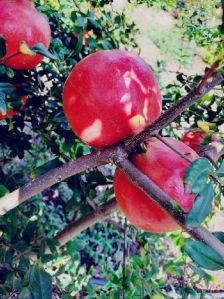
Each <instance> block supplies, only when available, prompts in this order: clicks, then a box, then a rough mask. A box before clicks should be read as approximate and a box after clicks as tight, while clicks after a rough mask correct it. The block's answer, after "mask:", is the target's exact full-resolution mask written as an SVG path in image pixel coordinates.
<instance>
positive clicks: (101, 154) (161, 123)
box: [0, 71, 223, 215]
mask: <svg viewBox="0 0 224 299" xmlns="http://www.w3.org/2000/svg"><path fill="white" fill-rule="evenodd" d="M222 81H223V76H222V73H221V71H220V73H218V72H216V73H214V74H213V76H212V77H211V78H208V81H204V79H202V81H201V82H203V84H201V83H199V85H198V86H200V88H198V87H196V88H195V89H194V90H192V91H191V92H190V93H189V94H188V95H186V96H185V97H184V98H183V99H182V100H181V101H179V102H178V103H177V104H176V105H174V106H173V107H171V108H170V109H168V110H167V111H166V112H165V113H163V114H162V115H161V116H160V117H159V118H158V120H156V121H155V122H154V123H153V124H151V125H150V126H148V127H147V128H146V129H145V130H144V131H142V132H141V133H139V134H138V135H136V136H135V137H132V138H129V139H127V140H125V141H123V142H122V143H121V144H123V145H124V146H125V150H126V151H127V152H129V153H130V152H132V151H133V150H134V149H135V147H136V146H137V145H138V144H139V143H141V142H142V141H144V140H145V139H146V138H148V137H150V136H152V135H154V134H157V132H158V131H159V130H160V129H162V128H164V127H165V126H166V125H168V124H169V123H171V122H172V121H173V120H174V119H175V118H176V117H177V116H179V114H180V113H182V112H183V111H184V110H185V109H187V108H188V107H190V106H191V105H192V104H193V103H194V102H196V101H197V100H198V99H199V98H201V97H202V96H204V95H205V94H206V93H208V92H209V91H210V90H211V89H213V88H214V87H215V86H216V85H219V84H220V83H221V82H222ZM118 146H119V145H117V146H113V147H110V148H107V149H104V150H100V151H98V152H96V153H94V154H89V155H86V156H83V157H81V158H78V159H77V160H75V161H71V162H69V163H66V164H64V165H62V166H60V167H58V168H55V169H53V170H50V171H49V172H47V173H45V174H44V175H42V176H40V177H38V178H36V179H34V180H32V181H30V182H29V183H27V184H26V185H24V186H23V187H22V188H20V189H17V190H15V191H14V192H12V193H10V194H7V195H5V196H4V197H2V198H1V200H0V215H4V214H5V213H7V212H8V211H10V210H12V209H13V208H15V207H17V206H18V205H20V204H21V203H22V202H24V201H26V200H27V199H29V198H30V197H31V196H33V195H35V194H37V193H40V192H42V191H44V190H45V189H47V188H49V187H50V186H52V185H54V184H57V183H59V182H62V181H63V180H65V179H67V178H69V177H71V176H73V175H75V174H77V173H80V172H82V171H85V170H88V169H90V168H93V167H96V166H100V165H103V164H107V163H109V162H111V157H112V156H113V155H114V153H115V152H116V149H117V147H118Z"/></svg>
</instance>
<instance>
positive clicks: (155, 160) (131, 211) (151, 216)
mask: <svg viewBox="0 0 224 299" xmlns="http://www.w3.org/2000/svg"><path fill="white" fill-rule="evenodd" d="M164 139H165V140H166V141H167V142H169V143H170V145H172V146H173V147H174V148H176V149H177V150H179V151H180V152H182V153H183V154H187V157H188V158H191V159H192V160H195V159H197V158H198V157H199V156H198V155H197V153H196V152H195V151H193V150H192V149H191V148H190V147H188V146H187V145H186V144H184V143H183V142H181V141H178V140H174V139H172V138H169V137H165V138H164ZM131 161H132V162H133V163H134V165H135V166H136V167H137V168H138V169H139V170H141V171H142V172H143V173H144V174H145V175H146V176H147V177H149V178H150V179H151V180H152V181H153V182H154V183H155V184H156V185H157V186H159V187H160V189H162V190H163V191H164V192H165V193H167V194H168V195H169V196H170V197H171V198H172V199H173V200H174V201H175V202H176V203H177V204H178V205H179V206H180V207H181V208H182V210H183V211H184V212H189V211H190V209H191V207H192V205H193V203H194V200H195V197H196V196H195V195H191V194H185V193H184V184H183V178H184V173H185V171H186V169H187V168H188V166H189V162H187V161H186V160H184V159H183V158H182V157H180V156H179V155H178V154H176V153H175V152H173V151H172V150H171V149H170V148H168V147H167V146H166V145H165V144H163V143H162V142H161V141H159V140H158V139H156V138H150V139H149V140H148V141H147V152H146V153H145V154H133V155H132V156H131ZM114 192H115V195H116V198H117V201H118V204H119V206H120V208H121V210H122V212H123V213H124V214H125V216H126V217H127V219H128V220H129V221H130V222H131V223H132V224H133V225H134V226H136V227H138V228H141V229H143V230H145V231H149V232H152V233H162V232H170V231H174V230H178V229H180V227H179V226H178V224H177V223H176V222H174V220H173V219H172V218H171V217H170V216H169V215H167V214H166V213H165V212H164V211H163V210H162V209H161V208H160V207H159V206H157V205H156V203H154V202H153V201H152V199H151V198H150V197H148V196H147V195H146V194H145V193H144V192H143V191H141V190H140V189H139V188H138V187H136V186H135V185H134V184H133V183H132V182H131V181H130V180H129V179H128V178H127V177H126V176H125V174H124V173H123V172H122V171H121V170H120V169H118V168H117V169H116V172H115V176H114Z"/></svg>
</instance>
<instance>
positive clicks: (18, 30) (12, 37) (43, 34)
mask: <svg viewBox="0 0 224 299" xmlns="http://www.w3.org/2000/svg"><path fill="white" fill-rule="evenodd" d="M0 19H1V26H0V35H2V36H3V37H4V39H5V40H6V50H7V53H6V56H5V57H4V59H7V58H8V57H10V56H12V55H14V54H16V53H18V52H19V49H20V45H21V43H22V42H23V41H25V42H26V43H27V45H28V46H29V47H30V48H31V47H33V46H34V45H35V44H37V43H42V44H43V45H44V46H45V47H46V48H48V47H49V44H50V40H51V30H50V26H49V24H48V21H47V20H46V19H45V17H44V16H43V15H42V14H41V13H39V12H38V11H37V10H36V8H35V7H34V5H33V4H32V2H31V1H29V0H1V1H0ZM42 59H43V56H42V55H40V54H36V55H35V56H30V55H27V54H18V55H16V56H15V57H13V58H10V59H9V60H7V61H6V62H5V65H7V66H9V67H11V68H13V69H17V70H27V69H32V68H34V67H36V66H37V65H38V64H39V63H40V62H41V60H42Z"/></svg>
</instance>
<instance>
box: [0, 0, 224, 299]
mask: <svg viewBox="0 0 224 299" xmlns="http://www.w3.org/2000/svg"><path fill="white" fill-rule="evenodd" d="M115 2H116V1H114V3H111V1H99V0H95V1H76V2H74V1H70V0H67V1H65V0H61V1H57V0H55V1H54V0H45V1H44V0H40V1H35V5H36V7H37V9H38V10H40V11H41V12H42V13H44V14H45V15H46V17H47V18H48V20H49V23H50V26H51V29H52V42H51V46H50V51H51V53H53V54H54V55H56V56H57V58H58V59H57V60H49V59H47V58H46V59H45V60H44V62H42V63H41V64H40V65H39V66H38V67H37V68H36V69H34V70H31V71H23V72H21V71H14V70H12V69H10V68H8V67H5V66H4V65H0V94H1V95H4V96H1V97H0V98H1V101H0V109H1V111H3V109H5V101H4V99H5V97H6V96H7V99H8V100H7V105H9V106H8V107H13V108H14V109H15V110H16V109H17V110H18V109H19V108H18V107H19V106H20V105H21V100H20V97H21V96H23V95H27V96H28V102H27V104H26V105H25V107H24V109H23V110H19V113H18V115H16V116H15V117H13V118H10V119H6V120H1V121H0V166H1V168H0V196H3V195H4V194H6V193H7V192H11V191H13V190H15V189H16V188H18V187H20V186H23V185H24V184H25V183H26V182H28V181H29V180H30V179H31V178H35V177H38V176H40V175H41V174H43V173H45V172H47V171H48V170H50V169H52V168H54V167H56V166H58V165H60V164H62V163H65V162H68V161H70V160H72V159H76V158H78V157H80V156H82V155H84V154H87V153H89V152H91V151H93V149H90V148H88V147H87V146H85V145H83V144H82V143H81V142H80V141H79V140H78V139H77V138H76V136H75V135H74V133H73V132H72V131H71V130H70V128H69V126H68V123H67V121H66V119H65V117H64V114H63V110H62V100H61V95H62V90H63V85H64V82H65V80H66V77H67V76H68V74H69V72H70V70H71V69H72V67H73V66H74V65H75V64H76V63H77V62H78V61H80V60H81V59H83V58H84V57H85V56H86V55H88V54H90V53H92V52H94V51H96V50H99V49H113V48H119V47H121V48H124V49H127V50H132V51H133V52H135V53H138V52H139V49H138V44H137V41H138V37H139V35H141V36H143V37H144V39H150V40H151V41H152V42H153V43H154V45H155V46H156V47H157V48H158V49H159V50H160V51H161V53H166V56H165V58H164V56H162V59H161V58H160V59H156V60H155V61H154V62H153V68H154V71H155V73H156V75H157V76H158V80H159V82H160V86H161V88H162V93H163V98H164V101H163V109H164V110H165V109H167V108H169V107H170V106H171V105H172V104H174V103H175V102H177V101H178V100H179V99H180V98H181V97H182V96H183V95H185V94H186V93H187V92H188V91H189V90H190V89H191V88H192V87H193V86H195V85H196V84H197V82H199V80H200V78H201V75H202V73H199V74H196V73H194V74H191V75H189V74H188V69H187V67H190V65H191V61H192V55H193V56H194V55H198V54H200V57H202V60H203V63H204V64H203V67H204V66H206V63H211V62H213V61H214V60H215V59H216V58H217V57H218V55H219V54H220V53H221V51H222V47H223V43H222V26H221V24H222V23H221V20H220V16H219V14H218V9H216V7H215V4H216V1H203V3H201V2H198V1H190V2H191V3H189V4H188V3H186V1H178V0H177V1H172V0H170V1H165V0H164V1H162V0H157V1H150V0H148V1H129V2H125V3H124V4H123V6H122V7H118V8H117V7H116V3H115ZM118 6H119V5H118ZM139 7H143V8H144V9H153V13H155V9H156V11H157V12H161V11H163V12H165V13H167V14H169V15H170V16H171V17H172V18H173V22H174V23H175V26H174V28H171V29H169V30H165V31H164V30H161V28H159V27H158V26H157V28H155V26H154V27H153V24H152V26H151V27H148V28H147V29H145V30H143V31H142V29H141V27H140V26H139V27H140V28H139V27H138V26H137V25H136V24H135V23H134V20H133V18H131V15H132V13H133V11H135V10H137V9H138V8H139ZM211 20H214V22H213V23H211ZM86 31H90V32H91V37H90V38H88V40H83V32H86ZM74 33H75V34H74ZM192 43H193V46H189V45H192ZM196 49H197V51H196ZM148 56H149V59H150V53H148ZM171 60H172V61H176V62H178V63H179V65H180V66H181V68H180V69H178V70H177V71H176V72H174V77H175V80H172V81H171V82H168V81H167V80H164V74H165V73H167V72H169V71H168V70H169V62H170V61H171ZM185 72H186V73H185ZM170 74H171V72H170ZM186 74H187V75H186ZM15 85H16V86H19V87H18V88H17V89H16V90H15V91H12V88H11V87H12V86H15ZM18 99H19V103H18ZM223 113H224V109H223V93H222V86H221V87H219V88H216V89H215V90H214V91H213V92H212V93H210V94H209V95H207V96H205V97H203V98H202V99H201V100H200V101H198V103H197V104H194V105H193V106H192V107H191V108H190V109H189V110H187V111H185V112H184V113H183V114H182V115H181V116H180V117H178V118H177V119H176V121H175V123H174V124H172V125H170V126H168V127H167V128H166V129H164V130H163V131H162V132H161V133H162V134H163V135H164V136H165V135H169V136H173V137H175V138H180V137H181V135H182V134H183V132H184V131H186V130H187V128H189V127H197V122H198V121H199V120H201V121H208V122H212V123H213V128H212V129H213V130H214V131H216V132H219V134H220V136H222V135H221V134H222V132H221V130H222V129H221V125H222V123H223V118H224V115H223ZM208 141H209V138H208ZM205 163H206V162H204V164H202V167H206V165H205ZM191 171H192V172H193V173H194V168H192V170H191ZM113 172H114V169H113V167H112V166H110V165H109V166H107V167H103V168H99V169H94V170H92V171H90V172H88V173H85V174H84V173H83V174H79V175H76V176H74V177H71V178H70V179H68V180H66V181H65V182H63V183H60V184H57V185H55V186H53V187H51V188H49V189H47V190H45V191H44V192H42V194H38V195H36V196H33V197H32V198H30V199H29V201H28V202H26V203H25V204H22V205H21V206H19V207H18V208H16V209H14V210H12V211H10V212H9V213H7V214H6V215H5V216H3V217H1V218H0V244H1V246H0V296H1V298H8V297H9V296H11V298H13V296H18V298H19V299H24V298H30V299H32V298H33V299H39V298H44V299H48V298H51V297H52V296H55V297H54V298H63V299H69V298H89V299H90V298H101V299H103V298H121V294H122V287H123V286H122V259H123V234H124V231H123V226H124V217H123V216H122V215H121V214H120V213H119V212H117V213H115V214H114V215H112V216H111V218H112V219H113V220H114V221H116V223H118V224H120V225H119V226H118V225H116V226H114V225H113V224H111V223H110V222H109V221H105V222H102V223H98V224H97V225H96V226H94V227H92V228H89V229H87V230H86V231H84V232H82V233H81V234H80V235H79V236H78V237H76V238H74V239H73V240H71V241H70V242H69V243H68V244H67V245H66V246H64V247H63V248H62V249H61V250H58V243H57V241H55V240H54V239H53V237H54V236H55V235H56V234H57V232H59V231H61V230H62V229H63V228H64V227H65V226H66V225H68V224H69V223H70V221H71V220H74V219H78V218H80V217H82V216H84V215H87V214H88V213H89V212H90V211H92V210H93V206H94V205H96V204H97V205H99V204H101V203H104V202H106V201H108V200H109V199H110V198H111V197H112V196H113V188H112V176H113ZM220 173H221V171H220ZM208 175H209V172H208V174H207V177H208ZM190 177H191V178H193V179H194V174H191V175H190ZM220 177H222V175H220ZM221 179H222V178H221ZM205 180H207V179H205ZM214 192H215V194H216V195H215V203H213V205H212V203H211V208H210V210H209V211H207V212H206V213H207V214H206V213H205V214H206V216H207V215H209V216H208V217H207V218H206V220H205V223H207V222H208V220H209V219H211V218H212V217H213V216H214V215H216V214H217V211H218V213H222V212H223V208H222V204H221V194H222V192H223V190H220V188H218V187H216V188H215V190H214ZM208 201H210V202H211V199H208ZM93 204H94V205H93ZM199 204H200V202H199ZM212 207H213V208H212ZM205 214H203V215H202V220H204V218H205ZM193 218H194V217H193ZM188 221H189V222H190V223H192V222H191V217H190V216H189V219H188ZM192 225H194V224H192ZM222 237H223V235H222V234H220V235H219V238H220V239H221V238H222ZM184 245H185V250H184ZM197 246H198V247H197ZM201 246H202V245H201V244H197V243H192V240H187V239H185V236H184V235H183V234H182V233H179V232H175V233H172V234H156V235H153V234H150V233H146V232H143V231H139V230H137V229H135V228H134V227H132V226H131V225H128V240H127V249H128V250H127V252H128V254H127V266H126V271H127V275H126V281H125V286H126V290H127V294H126V296H127V298H154V299H156V298H157V299H159V298H170V297H169V295H168V292H174V293H175V294H179V295H180V296H181V298H187V296H188V295H189V294H190V295H191V296H193V297H194V296H195V295H196V290H195V286H198V285H199V286H200V285H201V284H199V283H201V282H204V286H206V287H208V285H209V284H210V285H212V284H214V282H215V280H216V278H215V277H214V276H213V275H212V274H211V273H210V272H206V271H205V270H204V268H205V269H206V268H208V266H207V267H206V265H207V264H208V261H211V260H212V261H213V260H214V259H215V258H216V257H215V256H214V253H213V252H209V254H210V256H204V255H202V256H201V255H200V250H201ZM46 248H48V251H47V253H46ZM195 248H196V249H198V248H199V257H198V256H197V257H196V258H195V252H196V251H197V250H195ZM186 252H187V253H188V254H189V256H191V257H192V256H193V259H196V261H197V263H196V264H193V263H192V262H191V261H190V260H189V258H188V257H187V255H186ZM210 264H211V263H210ZM220 267H221V268H223V265H220ZM210 268H211V266H210ZM216 269H217V268H216ZM221 287H222V286H221ZM15 294H16V295H15Z"/></svg>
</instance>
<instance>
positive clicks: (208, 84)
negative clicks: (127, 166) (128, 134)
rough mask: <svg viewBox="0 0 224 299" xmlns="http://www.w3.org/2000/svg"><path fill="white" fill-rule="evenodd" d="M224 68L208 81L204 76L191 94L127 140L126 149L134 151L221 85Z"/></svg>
mask: <svg viewBox="0 0 224 299" xmlns="http://www.w3.org/2000/svg"><path fill="white" fill-rule="evenodd" d="M222 72H224V70H221V71H220V72H216V73H214V74H213V76H212V77H210V78H208V80H207V81H204V78H203V79H202V81H201V82H203V84H201V82H200V83H199V84H198V86H200V88H198V86H196V87H195V88H194V89H193V90H192V91H191V92H190V93H189V94H187V95H186V96H185V97H183V98H182V100H180V101H179V102H178V103H176V104H175V105H173V106H172V107H171V108H170V109H168V110H167V111H166V112H164V113H163V114H161V116H160V117H159V118H158V119H157V120H156V121H154V122H153V123H152V124H151V125H150V126H148V127H147V128H146V129H145V130H143V131H142V132H141V133H139V134H138V135H136V136H134V137H132V138H129V139H128V140H126V141H125V148H126V150H128V151H129V152H130V151H133V150H134V148H135V147H136V146H137V145H138V144H140V143H141V142H143V141H144V140H145V139H147V138H148V137H150V136H152V135H154V134H157V133H158V131H159V130H161V129H162V128H164V127H166V126H167V125H168V124H169V123H171V122H172V121H174V120H175V118H176V117H178V116H179V115H180V114H181V113H182V112H183V111H184V110H186V109H187V108H189V107H190V106H191V105H192V104H194V103H195V102H196V101H197V100H198V99H200V98H201V97H203V96H204V95H205V94H206V93H208V92H209V91H210V90H211V89H213V88H214V87H215V86H216V85H219V84H220V83H221V82H222V81H223V74H222Z"/></svg>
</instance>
